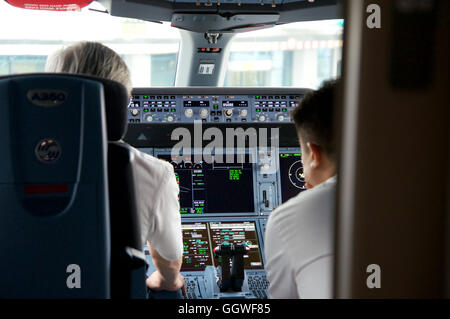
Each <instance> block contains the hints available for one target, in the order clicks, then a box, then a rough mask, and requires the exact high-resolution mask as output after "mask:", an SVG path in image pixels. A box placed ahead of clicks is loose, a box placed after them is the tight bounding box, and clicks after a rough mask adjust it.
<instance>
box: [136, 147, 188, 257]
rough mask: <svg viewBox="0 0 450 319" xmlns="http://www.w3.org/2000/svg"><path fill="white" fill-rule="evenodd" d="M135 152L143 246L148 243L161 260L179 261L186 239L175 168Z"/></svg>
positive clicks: (142, 153)
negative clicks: (182, 228)
mask: <svg viewBox="0 0 450 319" xmlns="http://www.w3.org/2000/svg"><path fill="white" fill-rule="evenodd" d="M132 150H133V151H132V154H133V156H134V164H135V165H134V176H135V183H136V192H137V198H138V203H137V207H138V210H139V219H140V224H141V227H140V229H141V239H142V243H143V244H145V243H146V241H147V240H148V241H149V242H150V244H151V246H152V248H153V249H155V250H156V251H157V252H158V253H159V254H160V255H161V257H163V258H164V259H166V260H169V261H175V260H178V259H180V258H181V256H182V255H183V239H182V232H181V216H180V204H179V201H178V194H179V187H178V183H177V180H176V177H175V173H174V170H173V166H172V165H171V164H170V163H168V162H165V161H163V160H160V159H157V158H155V157H153V156H151V155H148V154H146V153H144V152H141V151H139V150H137V149H135V148H132Z"/></svg>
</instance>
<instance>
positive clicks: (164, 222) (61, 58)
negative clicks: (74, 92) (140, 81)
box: [45, 42, 185, 292]
mask: <svg viewBox="0 0 450 319" xmlns="http://www.w3.org/2000/svg"><path fill="white" fill-rule="evenodd" d="M45 69H46V72H58V73H60V72H61V73H72V74H81V75H90V76H97V77H102V78H105V79H109V80H113V81H116V82H119V83H121V84H122V85H124V86H125V88H126V89H127V91H128V93H129V95H130V97H131V89H132V85H131V79H130V72H129V70H128V68H127V66H126V64H125V62H124V61H123V60H122V58H121V57H120V56H119V55H118V54H117V53H116V52H114V51H113V50H111V49H110V48H108V47H106V46H104V45H103V44H101V43H98V42H79V43H75V44H72V45H70V46H68V47H65V48H63V49H60V50H58V51H57V52H56V53H54V54H53V55H51V56H49V58H48V59H47V64H46V67H45ZM124 107H126V106H125V105H124ZM132 152H133V153H134V158H135V167H136V184H137V185H136V189H137V190H138V203H137V207H138V210H139V215H140V216H139V219H140V223H141V225H140V226H141V240H142V243H143V244H144V243H147V245H148V247H149V251H150V254H151V256H152V261H153V264H154V266H155V267H156V271H154V272H153V273H152V274H151V275H150V276H149V277H148V278H147V281H146V284H147V286H148V287H149V288H150V289H151V290H153V291H180V289H183V292H184V290H185V283H184V278H183V276H182V275H181V274H180V268H181V264H182V256H183V241H182V232H181V216H180V206H179V202H178V194H179V187H178V184H177V180H176V177H175V173H174V169H173V166H172V165H171V164H169V163H168V162H165V161H162V160H160V159H157V158H155V157H153V156H150V155H148V154H145V153H143V152H141V151H139V150H137V149H135V148H132Z"/></svg>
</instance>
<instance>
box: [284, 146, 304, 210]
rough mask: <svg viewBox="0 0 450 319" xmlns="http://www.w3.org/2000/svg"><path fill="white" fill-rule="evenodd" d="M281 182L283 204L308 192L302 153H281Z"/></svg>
mask: <svg viewBox="0 0 450 319" xmlns="http://www.w3.org/2000/svg"><path fill="white" fill-rule="evenodd" d="M280 182H281V200H282V202H283V203H285V202H287V201H288V200H289V199H291V198H292V197H295V196H297V195H298V194H299V193H301V192H302V191H304V190H306V186H305V176H304V174H303V164H302V154H301V153H280Z"/></svg>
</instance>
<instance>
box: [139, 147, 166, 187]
mask: <svg viewBox="0 0 450 319" xmlns="http://www.w3.org/2000/svg"><path fill="white" fill-rule="evenodd" d="M131 149H132V153H133V155H134V162H135V164H136V166H137V169H138V171H139V173H144V174H146V175H150V176H153V177H154V178H155V179H157V180H161V179H164V178H167V177H170V176H171V175H173V174H174V169H173V166H172V164H170V163H169V162H167V161H164V160H161V159H159V158H156V157H154V156H152V155H149V154H147V153H144V152H142V151H139V150H137V149H135V148H131Z"/></svg>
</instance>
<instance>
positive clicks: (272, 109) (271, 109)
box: [256, 108, 287, 112]
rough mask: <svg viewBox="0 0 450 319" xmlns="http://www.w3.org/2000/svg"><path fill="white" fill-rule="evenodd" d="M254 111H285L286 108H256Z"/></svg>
mask: <svg viewBox="0 0 450 319" xmlns="http://www.w3.org/2000/svg"><path fill="white" fill-rule="evenodd" d="M256 112H287V109H279V108H276V109H274V108H270V109H256Z"/></svg>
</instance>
